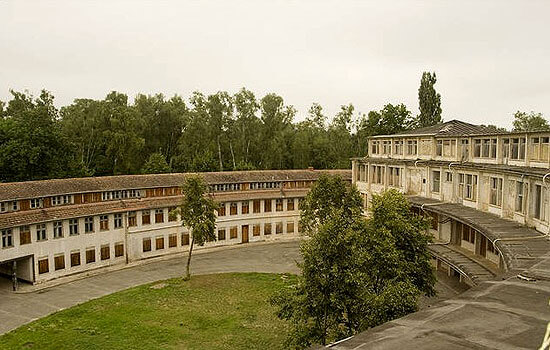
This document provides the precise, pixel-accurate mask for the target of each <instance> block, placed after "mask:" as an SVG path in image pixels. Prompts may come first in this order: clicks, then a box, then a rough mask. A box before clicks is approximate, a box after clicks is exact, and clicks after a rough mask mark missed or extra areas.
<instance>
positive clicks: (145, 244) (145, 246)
mask: <svg viewBox="0 0 550 350" xmlns="http://www.w3.org/2000/svg"><path fill="white" fill-rule="evenodd" d="M142 246H143V252H144V253H145V252H150V251H151V238H144V239H143V244H142Z"/></svg>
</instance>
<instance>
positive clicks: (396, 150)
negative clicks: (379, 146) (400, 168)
mask: <svg viewBox="0 0 550 350" xmlns="http://www.w3.org/2000/svg"><path fill="white" fill-rule="evenodd" d="M393 154H395V155H400V156H402V155H403V141H393Z"/></svg>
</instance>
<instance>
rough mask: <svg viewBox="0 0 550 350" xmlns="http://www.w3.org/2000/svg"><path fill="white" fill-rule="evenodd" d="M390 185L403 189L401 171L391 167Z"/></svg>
mask: <svg viewBox="0 0 550 350" xmlns="http://www.w3.org/2000/svg"><path fill="white" fill-rule="evenodd" d="M389 171H390V174H389V177H388V185H389V186H393V187H401V169H400V168H396V167H389Z"/></svg>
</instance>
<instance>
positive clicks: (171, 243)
mask: <svg viewBox="0 0 550 350" xmlns="http://www.w3.org/2000/svg"><path fill="white" fill-rule="evenodd" d="M177 246H178V235H177V234H175V233H173V234H171V235H169V236H168V248H174V247H177Z"/></svg>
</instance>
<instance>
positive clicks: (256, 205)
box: [252, 199, 260, 214]
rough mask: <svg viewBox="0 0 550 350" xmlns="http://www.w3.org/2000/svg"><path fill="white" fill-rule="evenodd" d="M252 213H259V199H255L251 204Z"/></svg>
mask: <svg viewBox="0 0 550 350" xmlns="http://www.w3.org/2000/svg"><path fill="white" fill-rule="evenodd" d="M252 211H253V213H254V214H257V213H259V212H260V200H259V199H255V200H254V202H253V203H252Z"/></svg>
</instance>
